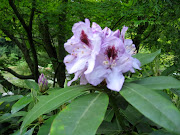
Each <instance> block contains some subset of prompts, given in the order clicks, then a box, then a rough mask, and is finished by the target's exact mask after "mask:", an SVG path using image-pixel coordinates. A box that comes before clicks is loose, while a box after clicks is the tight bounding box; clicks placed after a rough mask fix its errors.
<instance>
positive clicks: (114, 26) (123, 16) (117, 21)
mask: <svg viewBox="0 0 180 135" xmlns="http://www.w3.org/2000/svg"><path fill="white" fill-rule="evenodd" d="M124 17H125V16H123V17H121V18H120V19H119V20H118V21H117V22H116V23H115V24H114V26H112V28H111V30H113V29H114V28H116V26H117V25H118V23H119V22H120V21H121V20H122V19H123V18H124Z"/></svg>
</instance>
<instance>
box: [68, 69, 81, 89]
mask: <svg viewBox="0 0 180 135" xmlns="http://www.w3.org/2000/svg"><path fill="white" fill-rule="evenodd" d="M81 74H82V71H78V72H76V73H74V78H73V79H72V80H71V81H69V82H68V83H67V85H68V86H70V85H71V83H72V82H74V81H76V80H77V79H78V78H79V76H80V75H81Z"/></svg>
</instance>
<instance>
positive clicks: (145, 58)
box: [133, 50, 161, 67]
mask: <svg viewBox="0 0 180 135" xmlns="http://www.w3.org/2000/svg"><path fill="white" fill-rule="evenodd" d="M160 53H161V50H157V51H156V52H153V53H150V54H142V53H138V54H136V55H134V56H133V57H134V58H137V59H138V60H139V61H140V62H141V67H142V66H144V65H146V64H148V63H151V62H152V61H153V60H154V59H155V58H156V56H157V55H159V54H160Z"/></svg>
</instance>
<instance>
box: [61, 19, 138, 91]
mask: <svg viewBox="0 0 180 135" xmlns="http://www.w3.org/2000/svg"><path fill="white" fill-rule="evenodd" d="M127 29H128V27H125V26H124V27H123V29H122V30H121V32H120V31H119V30H116V31H112V30H111V29H109V28H108V27H105V28H104V29H102V28H101V27H100V26H99V25H98V24H96V23H95V22H93V23H92V26H91V27H90V21H89V20H88V19H85V22H78V23H75V24H74V26H73V27H72V32H73V36H72V37H71V38H70V39H69V40H68V41H67V42H66V43H65V44H64V47H65V50H66V51H67V52H68V53H69V55H67V56H66V57H65V58H64V63H65V65H66V69H67V71H68V73H69V74H72V73H74V74H75V76H74V78H73V79H72V80H71V81H69V82H68V86H70V85H71V83H72V82H73V81H75V80H77V79H78V78H80V84H84V85H85V84H87V83H90V84H92V85H94V86H96V85H98V84H100V83H101V82H102V81H106V83H107V87H108V88H109V89H111V90H114V91H120V90H121V88H122V85H123V83H124V79H125V78H124V76H123V73H125V72H128V71H130V72H132V73H134V72H135V70H134V69H139V70H140V62H139V60H138V59H136V58H133V57H132V55H133V54H134V53H135V51H136V48H135V45H134V44H133V42H132V40H131V39H125V33H126V31H127Z"/></svg>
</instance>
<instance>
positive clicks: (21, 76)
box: [0, 68, 34, 79]
mask: <svg viewBox="0 0 180 135" xmlns="http://www.w3.org/2000/svg"><path fill="white" fill-rule="evenodd" d="M0 70H2V71H7V72H9V73H11V74H12V75H14V76H15V77H17V78H19V79H33V78H34V76H33V75H28V76H24V75H20V74H18V73H16V72H15V71H14V70H12V69H10V68H2V69H0Z"/></svg>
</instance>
